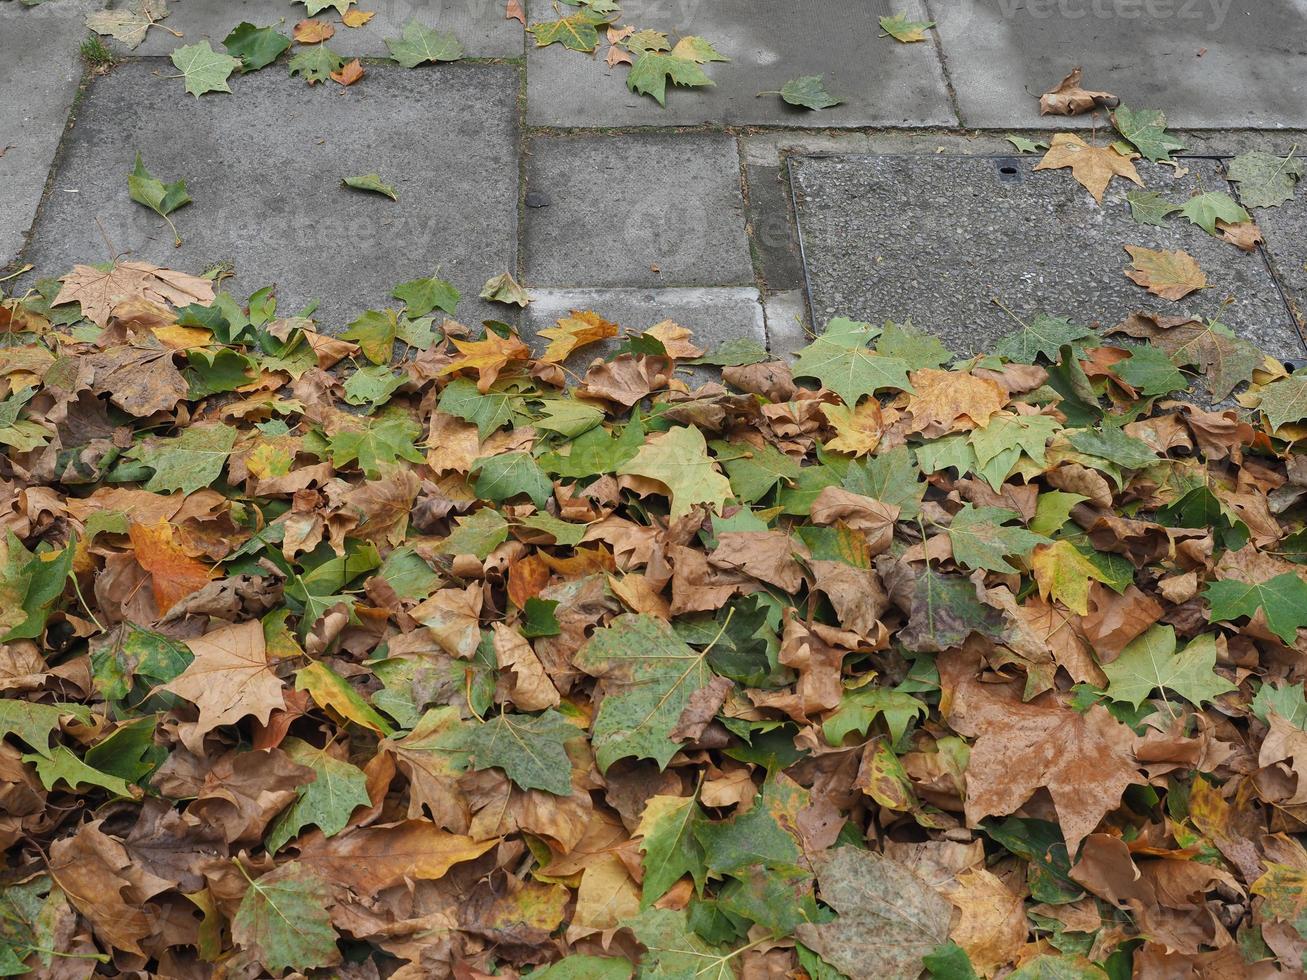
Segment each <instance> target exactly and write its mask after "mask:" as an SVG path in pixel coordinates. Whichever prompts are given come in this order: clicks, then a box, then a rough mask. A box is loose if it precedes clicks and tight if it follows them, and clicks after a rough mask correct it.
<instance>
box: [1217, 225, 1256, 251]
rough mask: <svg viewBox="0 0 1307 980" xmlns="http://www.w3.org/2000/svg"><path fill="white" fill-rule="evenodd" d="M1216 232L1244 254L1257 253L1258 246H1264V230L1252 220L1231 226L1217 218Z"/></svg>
mask: <svg viewBox="0 0 1307 980" xmlns="http://www.w3.org/2000/svg"><path fill="white" fill-rule="evenodd" d="M1216 230H1217V231H1219V232H1220V233H1221V237H1222V238H1223V239H1224V240H1225V241H1227V242H1229V243H1230V244H1231V245H1233V246H1235V248H1238V249H1240V250H1242V251H1244V252H1255V251H1257V246H1258V245H1260V244H1262V241H1263V239H1262V230H1261V229H1260V228H1258V227H1257V222H1256V221H1253V220H1252V219H1249V220H1248V221H1238V222H1235V223H1233V224H1231V223H1230V222H1227V221H1222V220H1221V219H1220V218H1217V219H1216Z"/></svg>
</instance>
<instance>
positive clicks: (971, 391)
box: [908, 368, 1007, 436]
mask: <svg viewBox="0 0 1307 980" xmlns="http://www.w3.org/2000/svg"><path fill="white" fill-rule="evenodd" d="M909 377H911V379H912V387H913V388H914V389H916V391H915V394H913V395H911V396H909V398H908V411H909V412H911V413H912V425H911V427H910V428H909V429H908V431H909V432H924V431H926V430H927V429H931V430H932V431H931V435H932V436H934V435H943V434H944V433H946V432H957V431H965V430H969V429H976V428H981V429H983V428H984V427H985V426H986V425H988V424H989V420H990V418H991V417H992V416H993V415H994V413H995V412H997V411H998V410H999V409H1001V408H1002V407H1003V405H1004V404H1005V403H1006V402H1007V392H1006V391H1005V390H1004V389H1003V386H1002V385H1000V384H999V383H998V382H997V381H991V380H990V379H989V378H977V377H976V376H975V375H972V374H968V373H967V372H966V371H937V370H935V369H934V368H922V369H921V370H920V371H913V372H912V374H911V375H910V376H909Z"/></svg>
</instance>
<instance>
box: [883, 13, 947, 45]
mask: <svg viewBox="0 0 1307 980" xmlns="http://www.w3.org/2000/svg"><path fill="white" fill-rule="evenodd" d="M934 26H935V22H934V21H933V20H908V15H907V14H905V13H898V14H894V15H893V16H891V17H882V18H880V29H881V30H882V31H884V32H885V33H886V34H888V35H889V36H890V37H892V38H894V40H896V41H898V42H900V43H901V44H911V43H912V42H913V41H924V40H926V30H927V29H928V28H931V27H934Z"/></svg>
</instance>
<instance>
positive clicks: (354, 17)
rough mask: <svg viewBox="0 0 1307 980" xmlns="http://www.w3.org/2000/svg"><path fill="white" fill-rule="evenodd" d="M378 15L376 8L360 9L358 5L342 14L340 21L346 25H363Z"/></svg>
mask: <svg viewBox="0 0 1307 980" xmlns="http://www.w3.org/2000/svg"><path fill="white" fill-rule="evenodd" d="M376 15H377V12H376V11H375V10H359V9H358V8H357V7H351V8H350V9H349V10H347V11H345V12H344V13H343V14H341V16H340V21H341V23H342V24H344V25H345V26H346V27H362V26H363V25H364V24H366V23H367V22H368V21H370V20H371V19H372V18H373V17H375V16H376Z"/></svg>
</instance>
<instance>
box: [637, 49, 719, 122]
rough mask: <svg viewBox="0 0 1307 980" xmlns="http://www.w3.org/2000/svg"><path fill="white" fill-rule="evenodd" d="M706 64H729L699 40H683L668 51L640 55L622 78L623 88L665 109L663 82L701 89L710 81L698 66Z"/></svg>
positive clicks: (664, 87) (644, 52) (665, 92)
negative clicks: (716, 62) (654, 100)
mask: <svg viewBox="0 0 1307 980" xmlns="http://www.w3.org/2000/svg"><path fill="white" fill-rule="evenodd" d="M710 61H730V59H729V58H727V57H725V56H724V55H722V54H720V53H718V52H717V50H716V49H715V48H714V47H713V46H712V45H711V44H709V43H708V42H707V41H705V40H704V39H703V38H701V37H694V36H690V37H683V38H681V39H680V40H679V41H677V42H676V46H675V47H673V48H672V50H671V51H642V52H640V54H638V55H637V56H636V59H635V63H634V64H632V65H631V70H630V71H629V72H628V73H627V75H626V87H627V88H628V89H630V90H631V91H632V92H639V93H640V94H641V95H651V96H653V98H654V99H656V100H657V102H658V104H659V105H661V106H666V105H667V82H668V81H669V80H670V81H671V82H672V83H673V84H675V85H685V86H692V87H703V86H705V85H712V84H713V80H712V79H711V78H709V77H708V75H707V74H706V73H705V72H704V70H703V68H702V67H700V66H701V65H705V64H707V63H708V62H710Z"/></svg>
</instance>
